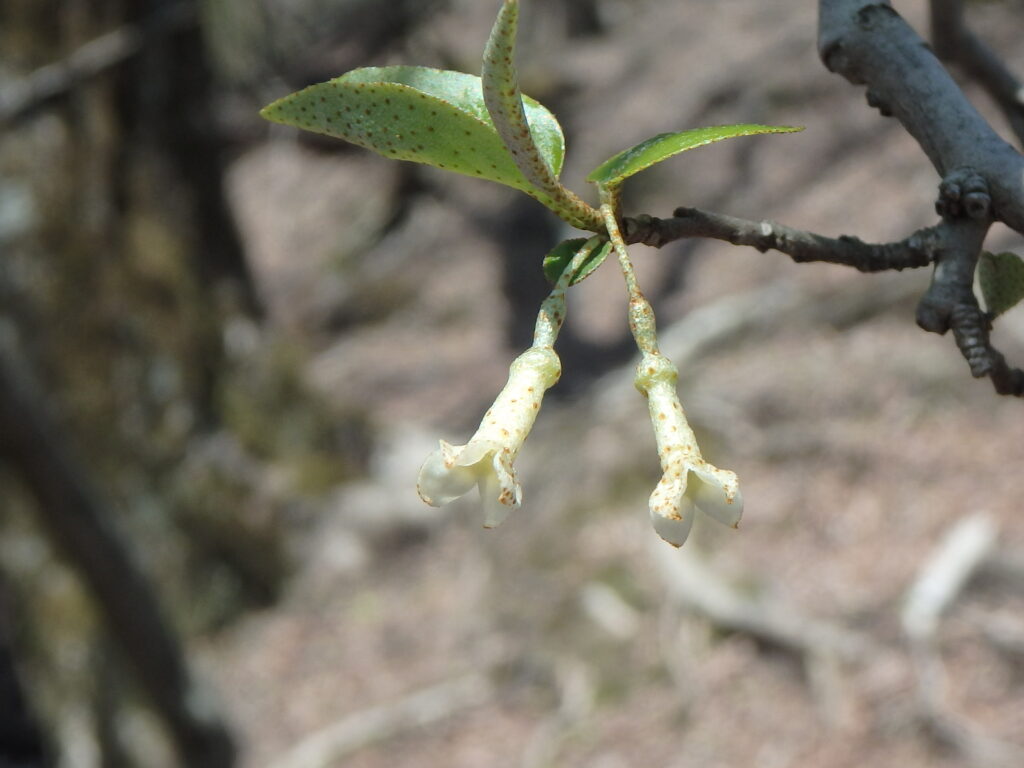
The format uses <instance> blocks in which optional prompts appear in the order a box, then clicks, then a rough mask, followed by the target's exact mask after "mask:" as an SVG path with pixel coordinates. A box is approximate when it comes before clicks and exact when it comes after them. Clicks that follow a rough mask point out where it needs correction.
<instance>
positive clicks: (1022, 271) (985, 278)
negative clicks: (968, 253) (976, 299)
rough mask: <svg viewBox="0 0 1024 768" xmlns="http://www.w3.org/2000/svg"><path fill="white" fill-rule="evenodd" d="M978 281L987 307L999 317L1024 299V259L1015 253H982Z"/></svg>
mask: <svg viewBox="0 0 1024 768" xmlns="http://www.w3.org/2000/svg"><path fill="white" fill-rule="evenodd" d="M978 283H979V285H980V286H981V295H982V297H983V298H984V299H985V309H987V310H988V311H989V312H991V313H992V316H993V317H998V316H999V315H1001V314H1003V312H1005V311H1006V310H1008V309H1011V308H1012V307H1015V306H1016V305H1017V304H1018V303H1020V301H1021V300H1022V299H1024V261H1022V260H1021V258H1020V257H1019V256H1017V255H1016V254H1014V253H989V252H988V251H985V252H984V253H982V254H981V259H980V261H979V262H978Z"/></svg>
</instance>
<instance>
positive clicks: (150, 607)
mask: <svg viewBox="0 0 1024 768" xmlns="http://www.w3.org/2000/svg"><path fill="white" fill-rule="evenodd" d="M0 462H3V463H5V464H7V465H8V466H9V467H10V468H11V469H12V470H13V471H14V472H15V474H16V475H17V476H18V477H19V478H20V479H21V480H22V481H23V482H24V484H25V486H26V487H27V489H28V490H29V492H30V493H31V495H32V497H33V498H34V499H35V502H36V513H37V516H38V519H39V523H40V526H41V528H42V529H43V530H44V531H45V532H46V534H47V536H48V537H49V538H50V540H51V541H52V542H53V545H54V547H55V548H56V549H57V551H59V552H60V553H61V554H62V555H63V556H64V557H65V558H66V559H67V561H68V563H69V564H70V565H71V566H72V567H73V568H74V569H75V571H76V572H77V573H78V575H79V577H80V578H81V580H82V582H83V584H85V585H86V587H87V588H88V589H89V591H90V592H91V593H92V595H93V597H94V598H95V600H96V607H97V610H98V612H99V614H100V615H101V616H102V617H103V619H104V623H105V626H106V628H107V631H108V632H109V633H110V634H111V636H112V638H113V640H114V642H115V643H117V644H118V646H119V647H120V648H121V650H122V652H123V653H124V657H125V659H126V660H127V662H128V664H129V665H130V666H131V669H132V672H133V674H134V678H135V680H136V681H137V682H138V684H139V687H140V688H141V689H142V690H143V691H144V692H145V693H146V694H147V696H148V698H149V700H150V702H151V703H152V705H153V707H154V708H155V710H156V711H157V712H158V714H159V715H160V716H161V717H162V719H163V721H164V723H165V724H166V726H167V729H168V731H169V733H170V735H171V738H172V741H173V742H174V745H175V747H176V748H177V750H178V752H179V754H180V756H181V758H182V761H183V764H184V765H187V766H190V768H193V767H194V768H226V767H227V766H230V765H231V764H232V763H233V761H234V743H233V741H232V739H231V737H230V735H229V734H228V731H227V729H226V728H225V726H224V724H223V723H222V722H221V721H220V719H219V718H218V716H217V715H216V714H215V713H214V711H213V709H212V706H211V705H210V702H209V701H208V700H207V699H206V698H205V697H204V696H203V695H201V693H200V692H199V690H198V688H197V685H196V681H195V680H194V679H193V678H192V677H191V675H190V673H189V670H188V666H187V662H186V659H185V657H184V654H183V652H182V649H181V647H180V645H179V644H178V641H177V638H176V637H175V636H174V634H173V633H172V631H171V629H170V627H169V626H168V624H167V622H166V621H165V619H164V617H163V615H162V613H161V611H160V607H159V605H158V600H157V596H156V594H155V593H154V592H153V590H152V589H151V587H150V585H149V583H148V582H147V580H146V578H145V577H144V576H143V574H142V572H141V570H140V569H139V568H138V567H137V565H136V564H135V562H134V561H133V560H132V558H131V557H130V555H129V550H128V548H127V546H126V545H125V543H124V542H123V541H122V540H121V538H120V536H119V535H118V534H117V532H116V531H115V530H114V529H113V528H112V527H111V525H110V515H109V514H107V513H106V511H105V510H104V509H103V508H102V507H101V505H100V503H99V502H98V500H97V497H96V496H95V495H94V493H93V491H92V489H91V488H90V487H89V484H88V483H87V482H86V480H85V477H84V476H83V474H82V472H81V470H80V469H79V468H78V466H77V465H76V464H75V462H74V461H73V460H72V459H71V457H70V456H69V455H68V454H67V452H66V451H65V450H64V441H63V440H62V439H61V438H60V437H59V436H58V435H57V433H56V431H55V429H54V427H53V425H52V424H50V422H49V420H48V419H47V417H46V415H45V414H44V413H43V410H42V406H41V404H40V403H39V402H38V401H37V400H36V398H34V397H33V396H32V394H31V393H30V392H29V391H28V388H27V387H26V386H25V385H24V383H23V382H21V381H19V380H18V378H17V375H16V374H15V373H14V372H13V371H12V370H11V369H10V368H9V367H8V366H7V363H6V362H5V361H4V360H2V359H0Z"/></svg>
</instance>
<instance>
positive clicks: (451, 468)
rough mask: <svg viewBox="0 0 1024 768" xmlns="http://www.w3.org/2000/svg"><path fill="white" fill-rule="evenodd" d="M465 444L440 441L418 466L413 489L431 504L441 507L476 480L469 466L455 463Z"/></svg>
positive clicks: (458, 495) (475, 482) (474, 483)
mask: <svg viewBox="0 0 1024 768" xmlns="http://www.w3.org/2000/svg"><path fill="white" fill-rule="evenodd" d="M463 448H464V446H461V445H460V446H455V445H451V444H450V443H446V442H445V441H444V440H442V441H441V447H440V448H438V449H437V450H436V451H433V452H432V453H431V454H430V455H429V456H427V460H426V461H424V462H423V466H422V467H420V475H419V478H418V479H417V481H416V492H417V493H418V494H419V495H420V498H421V499H423V501H425V502H426V503H427V504H429V505H430V506H432V507H442V506H444V505H445V504H448V503H449V502H451V501H454V500H455V499H457V498H459V497H460V496H462V495H464V494H465V493H466V492H467V491H469V489H470V488H472V487H473V486H474V485H476V484H477V480H478V478H477V473H476V472H474V471H473V468H472V467H465V466H458V465H456V463H455V462H456V461H457V460H458V457H459V456H460V454H461V452H463Z"/></svg>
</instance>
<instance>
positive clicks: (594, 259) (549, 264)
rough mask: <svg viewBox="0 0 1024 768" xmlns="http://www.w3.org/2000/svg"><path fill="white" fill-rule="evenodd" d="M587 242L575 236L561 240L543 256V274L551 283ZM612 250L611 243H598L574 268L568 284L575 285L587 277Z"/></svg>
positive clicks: (556, 279) (583, 238) (585, 239)
mask: <svg viewBox="0 0 1024 768" xmlns="http://www.w3.org/2000/svg"><path fill="white" fill-rule="evenodd" d="M586 243H587V238H585V237H575V238H573V239H571V240H563V241H562V242H560V243H559V244H558V245H556V246H555V247H554V248H553V249H552V250H551V252H550V253H549V254H548V255H547V256H545V257H544V276H545V277H547V279H548V281H549V282H551V283H556V282H558V278H559V277H560V276H561V274H562V273H563V272H564V271H565V269H566V267H568V266H569V262H570V261H572V259H573V256H575V255H576V254H577V253H579V250H580V248H582V247H583V246H584V245H585V244H586ZM611 251H612V244H611V243H610V242H608V241H605V242H603V243H601V244H600V245H598V246H597V247H596V248H595V249H594V250H593V251H592V252H591V254H590V256H588V257H587V258H586V260H585V261H584V262H583V263H582V264H581V265H580V266H579V269H577V270H576V274H575V275H573V276H572V279H571V280H570V281H569V285H576V283H578V282H580V281H581V280H583V279H584V278H586V277H589V276H590V275H591V274H592V273H593V271H594V270H595V269H597V268H598V267H600V266H601V264H602V263H603V262H604V260H605V259H606V258H608V254H609V253H611Z"/></svg>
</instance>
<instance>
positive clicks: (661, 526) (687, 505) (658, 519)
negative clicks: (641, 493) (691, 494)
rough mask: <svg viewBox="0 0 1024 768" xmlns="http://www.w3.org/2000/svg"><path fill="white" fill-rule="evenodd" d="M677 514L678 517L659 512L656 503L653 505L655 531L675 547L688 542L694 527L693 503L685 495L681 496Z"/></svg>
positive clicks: (652, 515)
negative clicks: (655, 506) (656, 509)
mask: <svg viewBox="0 0 1024 768" xmlns="http://www.w3.org/2000/svg"><path fill="white" fill-rule="evenodd" d="M676 514H677V515H678V516H677V517H671V516H664V515H661V514H658V513H657V512H656V511H655V508H654V505H653V504H652V505H651V523H652V525H654V531H655V532H656V533H657V534H658V535H659V536H661V538H663V539H664V540H665V541H667V542H668V543H669V544H671V545H672V546H673V547H681V546H683V544H685V543H686V539H687V537H688V536H689V535H690V529H691V528H693V518H694V508H693V503H692V502H691V501H690V500H689V499H687V498H686V497H685V496H683V497H681V504H679V506H678V508H677V513H676Z"/></svg>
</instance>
